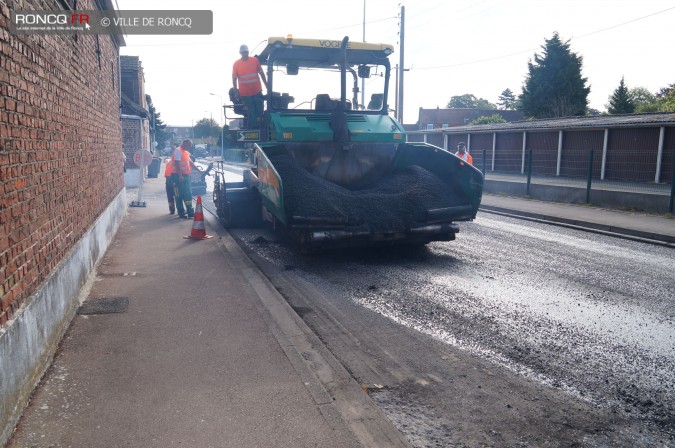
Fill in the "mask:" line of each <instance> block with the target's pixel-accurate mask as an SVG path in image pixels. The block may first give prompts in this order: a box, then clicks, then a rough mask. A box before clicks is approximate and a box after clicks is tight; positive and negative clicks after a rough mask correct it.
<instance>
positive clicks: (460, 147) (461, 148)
mask: <svg viewBox="0 0 675 448" xmlns="http://www.w3.org/2000/svg"><path fill="white" fill-rule="evenodd" d="M455 155H456V156H457V157H459V158H460V159H462V160H464V161H465V162H467V163H468V164H469V165H473V157H471V154H469V153H468V152H467V150H466V145H465V144H464V142H459V143H458V144H457V152H456V153H455Z"/></svg>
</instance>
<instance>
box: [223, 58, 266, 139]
mask: <svg viewBox="0 0 675 448" xmlns="http://www.w3.org/2000/svg"><path fill="white" fill-rule="evenodd" d="M239 54H240V55H241V59H237V60H236V61H235V62H234V65H233V66H232V86H233V87H234V95H235V98H238V99H241V101H242V102H243V103H244V106H246V109H247V110H248V128H250V129H255V128H259V127H260V120H261V118H262V114H263V100H264V98H263V94H262V86H261V84H260V80H261V79H262V82H263V83H264V84H265V90H267V89H268V87H267V78H266V77H265V72H263V69H262V66H261V65H260V61H258V59H257V58H256V57H255V56H254V57H249V55H248V46H246V45H242V46H241V47H239Z"/></svg>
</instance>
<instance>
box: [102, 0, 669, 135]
mask: <svg viewBox="0 0 675 448" xmlns="http://www.w3.org/2000/svg"><path fill="white" fill-rule="evenodd" d="M114 2H115V4H116V6H117V9H119V10H132V9H135V10H143V9H151V10H155V9H157V10H181V9H186V8H187V9H195V10H211V11H213V20H214V30H213V33H212V34H211V35H201V36H141V35H128V36H126V37H125V40H126V46H125V47H123V48H122V50H121V54H123V55H131V56H139V58H140V60H141V63H142V66H143V70H144V73H145V90H146V93H147V94H149V95H150V96H151V97H152V100H153V104H154V105H155V108H156V110H157V111H158V112H160V113H161V118H162V120H163V121H164V123H166V124H168V125H173V126H190V125H191V124H192V123H194V122H196V121H197V120H199V119H201V118H213V119H214V120H216V121H217V122H219V123H222V122H223V115H222V109H221V108H220V104H221V101H222V102H227V100H228V98H227V90H228V89H229V88H230V87H231V84H232V76H231V73H232V64H233V63H234V61H235V60H236V59H238V58H239V53H238V51H239V46H240V45H241V44H247V45H248V46H249V48H250V49H251V54H257V53H258V52H260V51H261V50H262V49H263V48H264V45H265V42H266V40H267V38H268V37H270V36H286V35H288V34H292V35H293V36H294V37H295V38H318V39H336V40H340V39H342V38H343V37H344V36H349V38H350V40H352V41H363V40H364V39H363V36H364V22H365V41H366V42H372V43H387V44H391V45H394V47H395V51H394V54H393V55H392V56H390V61H391V65H392V66H394V65H396V64H398V63H399V62H400V56H401V48H400V42H401V39H400V31H401V7H402V6H403V7H404V8H405V21H404V25H405V26H404V29H403V36H404V39H403V40H404V47H403V56H404V63H403V66H404V67H405V69H406V70H407V71H406V72H405V73H404V85H403V93H404V101H403V104H404V107H403V122H404V123H405V124H409V123H415V122H417V118H418V115H419V108H435V107H441V108H443V107H445V106H446V104H447V103H448V101H449V100H450V98H451V97H452V96H455V95H463V94H473V95H475V96H476V97H478V98H485V99H486V100H488V101H490V102H492V103H496V102H497V100H498V97H499V95H500V94H501V92H503V91H504V90H505V89H506V88H509V89H511V91H513V92H514V93H515V94H516V95H517V94H519V93H520V92H521V90H522V85H523V83H524V81H525V77H526V75H527V64H528V62H529V61H531V60H533V58H534V55H535V53H537V54H541V52H542V48H541V47H542V45H544V44H545V39H550V38H551V37H552V36H553V33H554V32H558V33H559V35H560V37H561V39H562V40H564V41H567V40H569V43H570V46H571V50H572V51H573V52H575V53H577V55H579V56H581V57H582V58H583V68H582V75H583V76H584V77H586V78H587V79H588V81H587V85H588V86H590V88H591V93H590V95H589V107H592V108H594V109H598V110H600V111H604V110H606V106H605V105H606V104H607V102H608V97H609V96H610V95H611V94H612V92H613V91H614V90H615V89H616V88H617V87H618V85H619V82H620V81H621V78H622V77H624V78H625V83H626V85H627V86H628V87H629V88H632V87H645V88H647V89H648V90H649V91H651V92H652V93H654V92H656V91H657V90H658V89H660V88H662V87H666V86H668V85H669V84H672V83H675V58H673V57H672V52H673V48H674V47H675V25H674V24H675V0H641V1H638V0H630V1H628V0H508V1H506V0H415V1H401V0H340V1H322V0H285V1H274V0H247V1H246V2H229V1H228V2H226V1H222V0H191V1H190V2H185V1H184V0H161V1H160V0H114ZM239 7H241V10H240V9H239ZM393 92H394V87H393V76H392V86H391V87H390V97H389V101H388V103H389V104H390V107H392V108H393V106H394V104H395V101H394V93H393ZM370 93H374V92H368V91H366V98H368V97H369V95H370ZM293 94H294V92H291V95H293Z"/></svg>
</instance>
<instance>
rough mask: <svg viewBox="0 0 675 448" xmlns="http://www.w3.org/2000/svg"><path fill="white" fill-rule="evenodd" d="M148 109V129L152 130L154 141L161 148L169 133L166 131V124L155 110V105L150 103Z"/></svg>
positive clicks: (169, 135) (169, 136)
mask: <svg viewBox="0 0 675 448" xmlns="http://www.w3.org/2000/svg"><path fill="white" fill-rule="evenodd" d="M148 110H149V112H150V130H151V131H152V132H154V135H155V141H156V142H157V147H158V148H163V147H164V143H165V142H166V141H167V140H168V139H169V138H171V133H170V132H166V131H165V130H164V129H166V124H165V123H164V122H163V121H162V119H161V118H160V115H161V114H160V113H159V112H157V111H156V110H155V106H153V105H152V103H150V105H149V107H148Z"/></svg>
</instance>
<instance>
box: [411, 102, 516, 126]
mask: <svg viewBox="0 0 675 448" xmlns="http://www.w3.org/2000/svg"><path fill="white" fill-rule="evenodd" d="M495 114H496V115H499V116H501V117H502V118H503V119H504V120H506V121H507V122H511V121H521V120H524V119H525V117H524V115H523V113H522V112H519V111H517V110H499V109H440V108H436V109H424V108H421V107H420V112H419V118H418V120H417V126H416V130H418V131H424V130H431V129H444V128H452V127H455V126H466V125H468V124H470V123H471V122H472V121H474V120H475V119H477V118H480V117H483V116H488V117H489V116H491V115H495Z"/></svg>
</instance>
